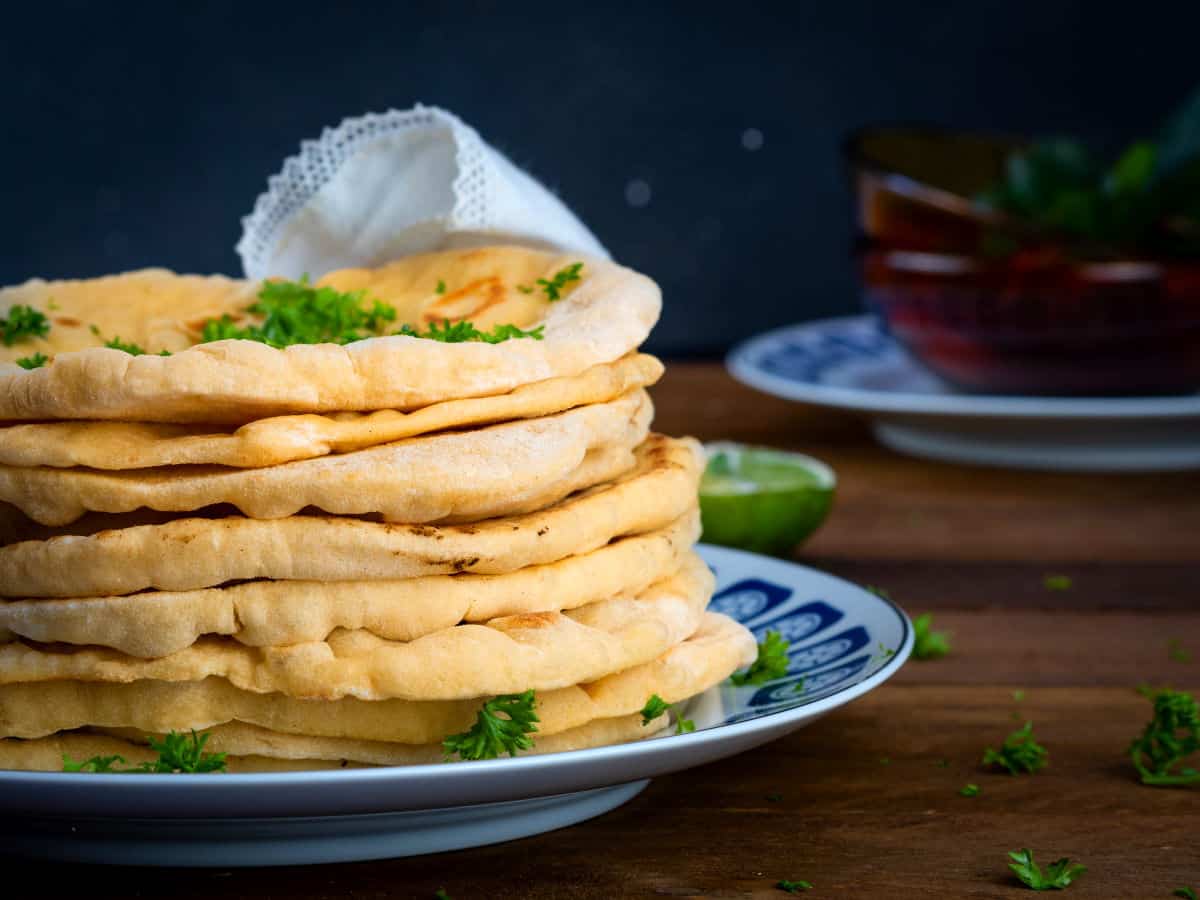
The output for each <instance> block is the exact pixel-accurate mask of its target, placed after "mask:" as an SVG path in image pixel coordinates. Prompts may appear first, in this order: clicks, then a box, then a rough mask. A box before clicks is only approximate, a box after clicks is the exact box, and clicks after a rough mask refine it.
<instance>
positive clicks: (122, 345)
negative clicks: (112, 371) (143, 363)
mask: <svg viewBox="0 0 1200 900" xmlns="http://www.w3.org/2000/svg"><path fill="white" fill-rule="evenodd" d="M104 346H105V347H109V348H111V349H113V350H122V351H124V352H125V353H128V354H129V355H130V356H145V355H146V354H147V353H149V351H148V350H145V349H144V348H143V347H142V346H141V345H140V344H135V343H132V342H131V341H123V340H121V338H120V337H115V338H113V339H112V340H110V341H105V342H104ZM158 355H159V356H170V355H171V351H170V350H159V351H158Z"/></svg>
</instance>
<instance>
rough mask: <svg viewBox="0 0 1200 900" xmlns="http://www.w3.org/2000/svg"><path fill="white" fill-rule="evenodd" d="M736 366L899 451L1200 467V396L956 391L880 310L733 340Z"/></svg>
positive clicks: (1119, 466) (1065, 465)
mask: <svg viewBox="0 0 1200 900" xmlns="http://www.w3.org/2000/svg"><path fill="white" fill-rule="evenodd" d="M726 365H727V367H728V369H729V372H730V374H732V375H733V377H734V378H737V379H738V380H739V381H742V382H744V383H745V384H748V385H750V386H751V387H753V388H757V389H758V390H760V391H763V392H764V393H767V394H773V395H775V396H777V397H784V398H786V399H788V400H797V401H801V402H804V403H813V404H816V405H819V406H828V407H832V408H835V409H844V410H853V411H856V412H862V413H866V414H868V415H870V416H871V418H872V420H873V424H874V428H875V435H876V437H877V438H879V440H880V442H882V443H884V444H886V445H887V446H889V447H892V448H893V449H896V450H900V451H902V452H905V453H911V454H913V455H916V456H927V457H930V458H933V459H942V460H948V461H954V462H970V463H983V464H991V465H1008V466H1017V467H1021V468H1036V469H1080V470H1098V471H1105V470H1139V469H1141V470H1156V469H1157V470H1162V469H1184V468H1195V467H1200V394H1185V395H1180V396H1163V397H1113V398H1107V397H1019V396H995V395H980V394H968V393H964V392H962V391H958V390H956V389H955V388H954V387H952V386H951V385H949V384H947V383H946V382H945V381H943V380H941V379H940V378H938V377H937V376H936V375H934V374H933V373H932V372H930V371H929V370H928V369H926V368H925V367H924V366H922V365H921V364H920V363H919V362H917V361H916V360H915V359H913V358H912V357H911V356H910V355H909V354H908V353H907V352H906V351H905V350H904V348H903V347H901V346H900V345H899V344H898V343H897V342H896V341H895V340H893V339H892V338H891V337H890V336H889V335H888V334H887V333H886V332H885V331H883V330H882V328H881V326H880V324H879V320H878V319H877V318H876V317H874V316H850V317H847V318H841V319H827V320H825V321H820V322H805V323H803V324H800V325H790V326H788V327H786V328H779V329H776V330H775V331H769V332H767V333H765V334H761V335H759V336H758V337H754V338H751V339H750V340H748V341H746V342H745V343H742V344H739V345H738V346H736V347H734V348H733V350H732V351H731V352H730V353H729V356H728V357H727V358H726Z"/></svg>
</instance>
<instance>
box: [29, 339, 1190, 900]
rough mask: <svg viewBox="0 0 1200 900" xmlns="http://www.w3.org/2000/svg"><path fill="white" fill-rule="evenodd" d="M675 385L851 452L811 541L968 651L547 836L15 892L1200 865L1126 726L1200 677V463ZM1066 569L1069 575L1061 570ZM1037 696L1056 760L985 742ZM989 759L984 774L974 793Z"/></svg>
mask: <svg viewBox="0 0 1200 900" xmlns="http://www.w3.org/2000/svg"><path fill="white" fill-rule="evenodd" d="M654 399H655V402H656V404H657V407H658V417H657V420H656V428H658V430H661V431H664V432H667V433H673V434H685V433H686V434H693V435H695V436H697V437H700V438H703V439H714V438H726V439H733V440H741V441H749V442H755V443H762V444H769V445H774V446H781V447H790V448H795V449H800V450H804V451H806V452H809V453H812V454H814V455H816V456H819V457H821V458H822V459H824V460H826V461H827V462H829V463H830V464H832V465H833V466H834V467H835V469H836V470H837V472H838V476H839V489H838V496H837V500H836V503H835V506H834V511H833V514H832V516H831V518H830V520H829V521H828V523H827V524H826V526H825V527H824V528H823V529H822V530H821V531H820V532H819V533H818V535H817V536H815V537H814V538H813V539H812V540H811V541H810V543H809V544H807V545H806V546H805V547H804V548H802V550H801V552H800V553H799V555H798V558H799V559H800V560H801V561H802V562H805V563H807V564H809V565H813V566H816V567H818V568H821V569H825V570H827V571H830V572H833V573H835V574H838V575H841V576H844V577H846V578H849V579H852V580H855V581H858V582H860V583H865V584H872V585H876V586H880V587H883V588H886V589H887V590H888V591H889V593H890V595H891V596H892V598H893V599H894V600H896V601H897V602H899V603H900V604H901V605H903V606H904V607H905V608H906V609H907V610H908V611H909V612H910V613H913V614H915V613H921V612H925V611H933V612H934V613H935V617H936V625H937V627H938V628H939V629H941V628H945V629H947V630H950V631H952V632H953V645H954V651H953V653H952V655H951V656H949V657H947V658H945V659H942V660H937V661H930V662H917V661H912V662H910V663H909V664H908V665H907V666H906V667H905V668H904V670H903V671H902V672H901V673H900V674H899V675H898V676H897V677H896V678H895V679H894V680H893V681H892V682H890V683H889V684H888V685H887V686H885V687H883V688H882V689H880V690H878V691H875V692H873V693H871V694H869V695H868V696H866V697H864V698H862V699H860V700H858V701H856V702H854V703H852V704H850V705H849V706H847V707H845V708H844V709H842V710H840V711H838V712H836V713H833V714H831V715H830V716H828V717H826V718H825V719H822V720H820V721H819V722H817V723H815V724H814V725H812V726H811V727H808V728H805V729H802V730H801V731H798V732H796V733H795V734H793V735H791V736H790V737H787V738H784V739H782V740H780V741H777V742H775V743H773V744H770V745H768V746H766V747H764V748H762V749H760V750H757V751H753V752H752V753H750V754H746V755H743V756H741V757H736V758H733V759H729V760H725V761H722V762H718V763H715V764H713V765H709V766H705V767H703V768H699V769H693V770H690V771H687V772H683V773H680V774H677V775H673V776H669V777H664V778H659V779H656V780H655V781H654V782H653V783H652V784H651V785H650V787H649V788H648V789H647V790H646V791H645V792H644V793H643V794H642V795H641V796H639V797H638V798H636V799H635V800H633V801H632V802H631V803H629V804H627V805H626V806H624V807H622V808H621V809H618V810H616V811H614V812H612V813H609V814H608V815H605V816H602V817H600V818H598V819H596V820H593V821H591V822H587V823H584V824H581V825H577V826H575V827H572V828H569V829H565V830H562V831H558V832H553V833H550V834H545V835H541V836H539V837H535V838H529V839H526V840H521V841H516V842H512V843H508V844H502V845H498V846H494V847H488V848H483V849H479V850H470V851H462V852H457V853H448V854H442V855H438V856H431V857H425V858H416V859H402V860H394V861H387V862H376V863H362V864H355V865H340V866H325V867H315V868H295V869H281V870H265V869H263V870H235V871H232V872H230V871H223V872H222V871H217V872H207V871H206V872H188V873H180V872H170V871H155V870H131V869H104V868H82V867H65V866H35V865H29V864H21V863H13V864H11V866H10V878H9V879H8V882H7V883H8V886H9V888H10V889H15V890H16V893H15V894H14V893H9V895H10V896H21V895H23V889H22V888H21V887H20V886H21V885H24V884H28V885H30V887H29V893H30V895H34V894H36V895H37V896H41V897H46V896H64V897H66V896H70V897H83V896H87V897H162V896H168V895H169V896H172V897H189V898H190V897H196V898H201V897H203V898H212V897H272V898H273V897H281V898H282V897H289V898H314V900H315V898H335V897H369V898H392V897H417V898H420V897H434V896H435V892H436V891H437V890H438V889H444V890H445V892H446V894H447V895H449V896H450V897H452V898H455V900H467V898H481V897H488V898H570V900H587V898H612V897H654V896H660V897H714V898H716V897H730V898H732V897H737V898H742V897H762V898H771V897H783V896H787V895H786V894H784V893H783V892H781V891H779V890H778V889H776V888H775V887H774V884H775V882H776V881H778V880H779V879H782V878H786V879H792V880H800V879H803V880H806V881H809V882H811V883H812V884H813V885H814V887H813V889H812V891H810V892H808V893H806V894H804V895H803V896H806V897H813V898H826V897H830V898H832V897H837V898H877V897H878V898H908V897H914V898H923V897H936V898H959V897H962V898H975V897H980V898H985V897H986V898H991V897H995V898H1007V897H1013V898H1016V897H1021V896H1031V895H1030V894H1028V893H1027V891H1026V890H1025V889H1024V888H1022V887H1021V886H1020V885H1019V884H1018V883H1017V882H1016V881H1015V879H1014V878H1013V877H1012V876H1011V875H1010V874H1009V872H1008V869H1007V868H1006V865H1005V862H1006V860H1005V854H1006V852H1007V851H1009V850H1014V849H1018V848H1020V847H1029V848H1031V849H1033V851H1034V852H1035V854H1036V856H1037V858H1038V860H1039V861H1040V862H1042V863H1047V862H1050V861H1052V860H1054V859H1056V858H1058V857H1061V856H1069V857H1070V858H1071V859H1072V860H1077V861H1079V862H1081V863H1084V864H1085V865H1087V866H1088V872H1087V874H1085V875H1084V876H1083V877H1082V878H1081V879H1080V880H1079V881H1078V882H1076V883H1075V884H1074V885H1073V886H1072V887H1071V888H1069V889H1068V891H1067V892H1065V894H1063V895H1062V896H1066V897H1078V898H1081V900H1082V898H1120V900H1129V898H1164V900H1168V898H1170V897H1171V896H1172V891H1174V890H1175V889H1176V888H1179V887H1182V886H1184V885H1191V886H1193V887H1195V888H1196V890H1197V891H1200V789H1154V788H1148V787H1143V786H1141V785H1140V784H1139V783H1138V782H1137V781H1136V779H1135V777H1134V773H1133V770H1132V768H1131V766H1130V764H1129V760H1128V756H1127V752H1126V751H1127V747H1128V744H1129V742H1130V740H1131V739H1132V738H1133V737H1134V736H1135V735H1136V734H1137V733H1138V732H1140V730H1141V728H1142V726H1143V725H1144V724H1145V722H1146V721H1147V719H1148V717H1149V704H1148V702H1147V701H1146V700H1145V699H1143V698H1142V697H1141V696H1139V695H1138V694H1137V693H1135V688H1136V687H1137V686H1138V685H1139V684H1143V683H1152V684H1171V685H1174V686H1176V687H1180V688H1186V689H1189V690H1196V689H1198V688H1200V474H1155V475H1121V476H1109V475H1086V474H1038V473H1027V472H1017V471H1009V470H1003V469H985V468H971V467H966V466H952V465H946V464H940V463H929V462H923V461H920V460H915V459H909V458H906V457H902V456H899V455H896V454H895V453H892V452H891V451H888V450H885V449H883V448H882V447H880V446H879V445H877V444H875V443H874V442H873V441H872V440H871V439H870V434H869V431H868V429H867V427H866V426H865V424H864V423H862V422H861V421H858V420H856V419H854V418H850V417H845V416H841V415H837V414H833V413H830V412H828V411H822V410H817V409H813V408H807V407H802V406H799V405H794V404H791V403H787V402H784V401H780V400H774V399H772V398H769V397H764V396H762V395H760V394H757V393H755V392H753V391H751V390H749V389H747V388H743V387H741V386H739V385H737V384H735V383H734V382H733V381H732V380H731V379H729V378H728V376H726V375H725V373H724V371H723V370H722V369H721V367H720V366H718V365H715V364H697V363H691V364H675V365H672V366H669V367H668V374H667V376H666V378H665V379H664V381H663V383H662V384H661V385H659V386H658V387H657V388H656V389H655V390H654ZM1049 574H1064V575H1069V576H1070V578H1071V582H1072V583H1071V588H1070V589H1069V590H1065V591H1051V590H1048V589H1047V588H1046V587H1045V586H1044V584H1043V579H1044V578H1045V576H1046V575H1049ZM1172 641H1175V642H1178V645H1179V646H1180V647H1181V648H1182V649H1183V651H1184V652H1185V653H1187V654H1189V655H1190V660H1189V661H1186V662H1185V661H1181V660H1179V659H1177V658H1175V657H1177V656H1179V655H1180V654H1178V653H1175V654H1173V653H1171V652H1169V644H1170V642H1172ZM1017 690H1020V691H1023V692H1024V694H1023V698H1022V699H1020V700H1016V699H1014V691H1017ZM1025 719H1030V720H1032V721H1033V722H1034V723H1035V729H1036V733H1037V735H1038V737H1039V739H1040V740H1041V741H1042V743H1044V744H1045V745H1046V746H1047V747H1048V749H1049V751H1050V766H1049V768H1047V769H1046V770H1045V771H1043V772H1041V773H1039V774H1037V775H1033V776H1025V777H1009V776H1005V775H999V774H992V773H989V772H986V771H984V770H982V769H981V767H980V765H979V759H980V756H981V754H982V752H983V750H984V748H985V747H987V746H988V745H992V746H995V745H997V744H998V743H999V742H1000V741H1002V740H1003V738H1004V736H1005V735H1006V734H1007V733H1008V732H1009V731H1011V730H1012V729H1013V728H1014V727H1016V726H1017V725H1019V724H1020V723H1021V722H1022V721H1024V720H1025ZM968 782H973V783H976V784H978V785H979V786H980V787H981V789H982V793H981V794H980V795H979V796H978V797H976V798H974V799H967V798H964V797H961V796H960V795H959V793H958V792H959V789H960V788H961V787H962V786H963V785H964V784H966V783H968ZM777 796H778V798H777V799H772V798H775V797H777ZM17 873H20V874H21V875H22V876H25V877H24V878H19V879H15V880H14V876H15V875H16V874H17ZM25 878H28V879H31V880H28V881H26V880H25ZM13 885H16V887H15V888H13ZM35 886H36V887H35Z"/></svg>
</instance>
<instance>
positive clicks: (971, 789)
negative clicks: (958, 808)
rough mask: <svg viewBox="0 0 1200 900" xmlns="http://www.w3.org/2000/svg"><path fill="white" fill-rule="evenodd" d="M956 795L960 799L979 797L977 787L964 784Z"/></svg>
mask: <svg viewBox="0 0 1200 900" xmlns="http://www.w3.org/2000/svg"><path fill="white" fill-rule="evenodd" d="M958 793H959V795H960V796H962V797H978V796H979V785H977V784H964V785H963V786H962V789H961V790H960V791H959V792H958Z"/></svg>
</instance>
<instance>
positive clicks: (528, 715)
mask: <svg viewBox="0 0 1200 900" xmlns="http://www.w3.org/2000/svg"><path fill="white" fill-rule="evenodd" d="M534 705H535V700H534V695H533V691H532V690H529V691H525V692H524V693H523V694H501V695H500V696H499V697H496V698H494V699H492V700H489V701H487V702H486V703H485V704H483V707H482V708H481V709H480V710H479V714H478V715H477V716H476V717H475V724H474V725H472V726H471V728H470V729H469V730H467V731H464V732H461V733H459V734H452V735H450V736H449V737H447V738H446V739H445V740H444V741H442V750H443V752H444V753H445V756H446V761H447V762H449V761H450V760H451V759H452V758H453V757H454V755H455V754H456V753H457V754H458V758H459V759H464V760H475V759H496V758H498V757H499V756H500V754H502V753H507V754H508V755H509V756H516V755H517V751H518V750H528V749H529V748H530V747H532V746H533V739H532V738H531V737H529V735H530V734H532V733H533V732H535V731H537V730H538V729H537V722H538V721H539V720H538V717H537V713H536V712H535V710H534Z"/></svg>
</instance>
